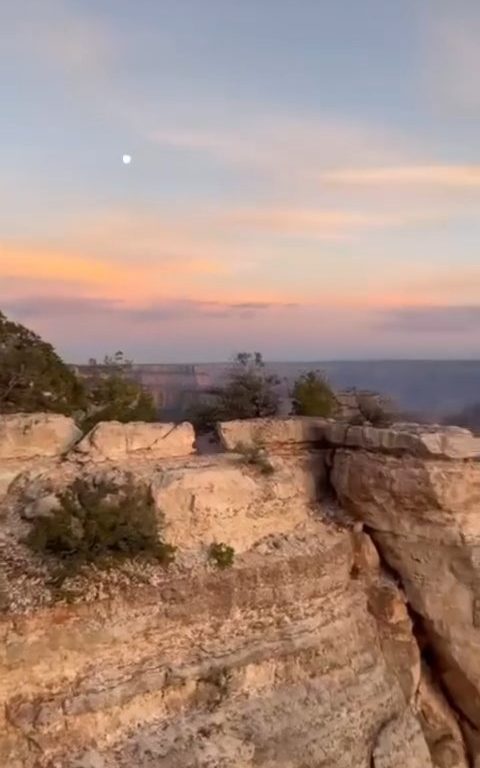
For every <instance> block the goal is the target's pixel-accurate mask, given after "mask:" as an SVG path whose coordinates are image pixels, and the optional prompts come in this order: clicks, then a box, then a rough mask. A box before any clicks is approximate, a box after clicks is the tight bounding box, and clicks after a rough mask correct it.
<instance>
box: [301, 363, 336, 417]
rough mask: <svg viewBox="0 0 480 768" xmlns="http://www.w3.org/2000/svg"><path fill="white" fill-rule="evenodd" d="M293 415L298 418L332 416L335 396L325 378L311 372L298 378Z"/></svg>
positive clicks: (315, 372)
mask: <svg viewBox="0 0 480 768" xmlns="http://www.w3.org/2000/svg"><path fill="white" fill-rule="evenodd" d="M292 400H293V413H294V414H296V415H297V416H325V417H328V416H331V415H332V413H333V412H334V410H335V395H334V394H333V391H332V389H331V387H330V385H329V384H328V382H327V380H326V379H325V377H324V376H323V375H322V374H321V373H319V372H317V371H310V372H309V373H305V374H303V375H302V376H300V378H298V379H297V380H296V382H295V384H294V387H293V393H292Z"/></svg>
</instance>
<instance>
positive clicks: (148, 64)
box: [0, 0, 480, 362]
mask: <svg viewBox="0 0 480 768" xmlns="http://www.w3.org/2000/svg"><path fill="white" fill-rule="evenodd" d="M479 40H480V5H479V4H478V3H477V2H475V0H457V2H453V0H424V2H418V0H404V2H402V3H398V4H395V3H388V2H385V0H365V1H364V2H363V3H359V2H357V0H338V2H336V3H332V2H330V1H329V0H328V1H327V0H242V2H238V0H203V2H201V3H200V2H198V0H176V2H175V3H172V2H167V1H166V0H140V1H139V2H136V3H132V2H131V0H82V1H80V0H43V2H42V3H39V2H35V1H34V0H18V2H16V3H3V5H2V8H1V9H0V97H1V103H2V106H3V110H2V111H3V115H2V120H1V121H0V155H1V173H0V308H1V309H2V310H3V311H4V312H6V313H8V314H9V315H11V316H12V317H14V318H15V319H17V320H19V321H21V322H24V323H25V324H27V325H29V326H30V327H32V328H33V329H34V330H36V331H37V332H38V333H40V334H41V335H42V336H44V337H45V338H47V339H48V340H50V341H52V342H53V343H54V344H55V345H56V347H57V348H58V350H59V351H60V353H61V354H62V355H63V356H64V357H65V358H67V359H69V360H72V361H77V362H81V361H84V360H86V359H87V358H88V357H92V356H93V357H95V356H99V357H101V356H102V355H103V354H104V353H105V352H110V351H112V350H114V349H116V348H122V349H123V350H124V351H125V352H126V354H127V355H128V356H130V357H133V358H134V359H135V360H137V361H149V360H151V361H157V360H158V361H166V362H167V361H169V362H176V361H189V360H194V361H198V362H202V361H212V362H214V361H218V360H225V359H227V358H229V357H230V355H231V354H232V352H235V351H237V350H242V349H253V348H254V349H259V350H261V351H262V352H263V353H264V356H265V358H267V359H277V360H319V359H331V360H341V359H349V358H350V359H362V358H366V359H378V358H388V359H392V358H408V359H415V358H416V359H418V358H428V359H432V358H452V359H461V358H475V357H479V356H480V342H479V340H480V259H479V254H478V243H479V241H480V217H479V212H480V211H479V208H480V205H479V204H480V159H479V153H480V152H479V151H480V137H479V133H478V121H479V118H480V95H479V94H480V92H479V90H478V85H477V82H476V77H475V75H476V73H477V72H478V71H479V69H480V43H479ZM124 155H131V157H132V162H131V163H129V164H124V163H123V162H122V158H123V156H124Z"/></svg>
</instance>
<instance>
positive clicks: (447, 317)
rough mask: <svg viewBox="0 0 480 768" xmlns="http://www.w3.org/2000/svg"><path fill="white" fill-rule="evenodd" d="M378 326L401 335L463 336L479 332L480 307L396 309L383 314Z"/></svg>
mask: <svg viewBox="0 0 480 768" xmlns="http://www.w3.org/2000/svg"><path fill="white" fill-rule="evenodd" d="M379 325H380V326H381V327H383V328H384V329H387V330H393V331H399V332H402V333H405V332H409V333H410V332H418V333H432V334H439V333H440V334H441V333H453V334H463V333H466V332H471V331H480V305H471V306H446V307H438V306H437V307H435V306H424V307H414V308H397V309H394V310H390V311H389V312H388V313H386V314H384V316H383V317H382V319H381V320H380V323H379Z"/></svg>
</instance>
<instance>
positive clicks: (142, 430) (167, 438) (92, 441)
mask: <svg viewBox="0 0 480 768" xmlns="http://www.w3.org/2000/svg"><path fill="white" fill-rule="evenodd" d="M194 442H195V432H194V430H193V427H192V425H191V424H189V423H188V422H183V423H182V424H162V423H156V422H154V423H151V424H148V423H145V422H136V421H133V422H130V423H128V424H121V423H120V422H119V421H102V422H100V423H99V424H97V425H96V426H95V427H94V428H93V429H92V430H91V431H90V432H89V433H88V434H87V435H85V437H84V438H83V440H81V441H80V442H79V443H78V445H77V446H76V449H75V450H76V451H77V452H78V453H80V454H83V455H84V456H85V457H86V458H88V459H90V460H92V461H107V460H121V459H125V458H127V457H129V456H132V455H137V454H138V455H146V456H148V458H158V459H162V458H172V457H175V456H188V455H190V454H191V453H193V452H194Z"/></svg>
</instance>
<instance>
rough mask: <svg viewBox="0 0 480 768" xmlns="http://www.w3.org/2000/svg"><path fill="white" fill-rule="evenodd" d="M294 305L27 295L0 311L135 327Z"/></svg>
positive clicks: (292, 304) (6, 303)
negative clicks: (136, 302) (94, 318)
mask: <svg viewBox="0 0 480 768" xmlns="http://www.w3.org/2000/svg"><path fill="white" fill-rule="evenodd" d="M296 306H298V305H297V304H295V302H269V301H239V302H222V301H197V300H195V299H183V298H178V299H168V300H165V299H160V300H158V301H156V302H152V303H151V304H146V305H143V306H142V305H140V306H132V305H129V304H128V303H127V302H125V301H122V300H120V299H110V298H108V297H88V296H75V295H71V296H56V295H51V296H45V295H29V296H24V297H19V298H15V299H6V300H4V301H3V302H2V308H3V309H4V310H6V311H10V312H14V313H15V315H16V316H19V317H24V318H59V317H66V318H71V317H81V316H82V315H88V317H89V318H91V317H92V316H94V315H101V316H105V315H108V316H111V317H112V319H114V320H115V318H116V319H122V320H126V321H128V322H135V323H145V322H147V323H152V322H161V321H164V320H171V319H176V318H182V319H186V318H191V319H195V318H203V319H213V320H218V319H222V318H225V317H240V318H245V317H251V316H253V315H256V314H258V313H265V312H270V311H275V310H278V309H281V310H283V309H293V308H295V307H296Z"/></svg>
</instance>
